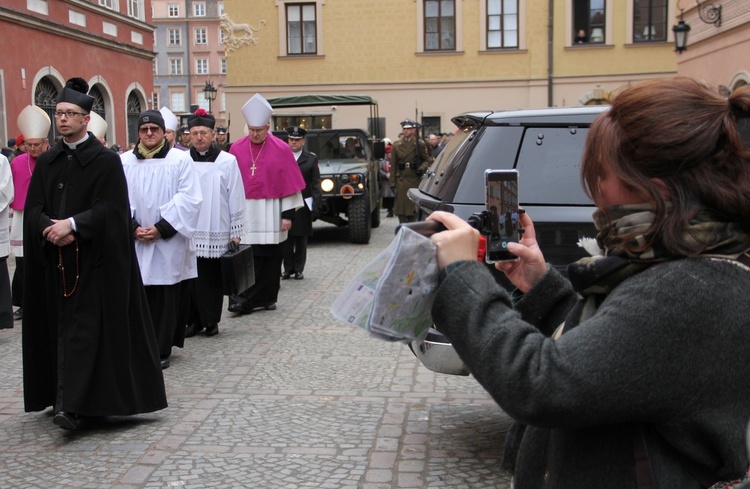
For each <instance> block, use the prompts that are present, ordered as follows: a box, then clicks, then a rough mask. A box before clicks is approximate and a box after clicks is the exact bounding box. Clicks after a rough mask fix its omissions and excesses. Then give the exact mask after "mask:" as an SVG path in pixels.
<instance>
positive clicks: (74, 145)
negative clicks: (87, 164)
mask: <svg viewBox="0 0 750 489" xmlns="http://www.w3.org/2000/svg"><path fill="white" fill-rule="evenodd" d="M88 138H89V133H88V132H87V133H86V134H84V136H83V137H82V138H81V139H79V140H78V141H75V142H73V143H69V142H67V141H66V140H65V139H63V143H65V145H66V146H67V147H68V148H70V149H72V150H74V151H75V149H76V147H77V146H78V145H79V144H82V143H84V142H85V141H86V140H87V139H88Z"/></svg>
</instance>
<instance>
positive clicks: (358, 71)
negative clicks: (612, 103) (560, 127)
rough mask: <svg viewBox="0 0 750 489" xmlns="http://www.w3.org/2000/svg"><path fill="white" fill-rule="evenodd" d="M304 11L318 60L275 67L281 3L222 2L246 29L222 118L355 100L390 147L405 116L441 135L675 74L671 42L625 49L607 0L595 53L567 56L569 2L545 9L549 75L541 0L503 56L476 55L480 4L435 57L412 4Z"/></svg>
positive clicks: (349, 119)
mask: <svg viewBox="0 0 750 489" xmlns="http://www.w3.org/2000/svg"><path fill="white" fill-rule="evenodd" d="M308 1H309V2H314V3H316V5H317V9H318V12H319V16H318V25H319V27H320V31H319V36H318V41H319V44H318V53H317V54H316V55H309V56H287V55H286V45H285V38H284V35H283V34H284V32H285V25H284V22H283V15H280V12H282V11H283V9H284V6H285V2H286V0H254V1H253V2H246V1H243V0H225V9H226V12H227V14H228V15H229V17H230V18H231V19H232V20H233V21H234V22H235V23H237V24H246V25H245V26H244V27H245V28H247V29H250V30H251V31H252V35H253V38H254V39H255V41H256V42H255V43H248V44H246V45H244V46H242V47H240V48H239V49H237V50H235V51H233V52H230V53H228V55H229V59H228V64H229V75H228V78H227V85H228V86H227V88H226V91H227V101H228V109H229V111H230V114H231V117H232V119H234V120H242V115H241V112H240V108H241V107H242V105H243V104H244V103H245V101H246V100H247V99H248V98H249V97H251V96H252V95H253V94H254V93H256V92H259V93H262V94H263V95H264V96H267V97H275V96H282V95H296V94H306V93H345V94H360V93H362V94H367V95H370V96H372V97H373V98H374V99H376V100H377V101H378V102H379V108H380V117H385V119H386V133H387V135H388V136H389V137H394V136H395V135H396V134H397V133H398V132H399V130H400V126H399V125H398V122H399V121H401V120H403V119H404V118H406V117H409V118H414V117H422V116H433V117H440V119H441V130H442V131H449V130H452V128H453V126H452V124H451V122H450V118H451V117H453V116H455V115H458V114H460V113H462V112H466V111H469V110H475V109H509V108H528V107H544V106H548V105H579V104H582V103H587V102H589V101H590V100H592V99H593V98H594V96H595V95H596V94H600V93H604V94H606V93H608V92H609V91H612V90H615V89H617V88H618V87H620V86H622V85H626V84H628V83H631V82H633V81H637V80H641V79H646V78H652V77H660V76H672V75H674V73H675V72H676V67H675V61H674V53H673V47H672V40H671V32H670V37H669V39H668V41H667V42H661V43H648V44H640V45H637V46H636V45H633V43H632V42H631V41H628V39H631V38H632V28H631V27H629V25H630V23H631V21H630V19H632V11H630V12H629V10H628V9H632V7H631V6H630V4H631V2H629V1H627V2H624V1H619V0H607V4H608V11H607V17H608V26H609V30H608V39H607V43H605V45H603V46H595V47H594V46H587V47H580V46H571V45H570V44H571V42H570V40H571V39H572V35H571V34H570V31H571V29H572V27H571V26H570V24H571V21H570V18H571V12H572V0H554V2H553V6H554V11H553V16H554V22H553V26H554V29H553V34H552V35H553V37H552V40H553V48H552V65H551V66H552V69H551V70H550V64H549V62H550V56H549V54H550V53H549V49H548V46H549V29H548V25H549V10H548V5H549V1H548V0H528V1H520V2H519V7H520V10H519V18H520V24H519V36H520V37H519V47H518V49H508V50H488V49H487V48H486V46H485V44H486V43H485V41H484V30H485V24H486V15H485V4H484V0H459V1H457V2H456V6H457V12H456V17H457V26H456V33H457V40H456V50H455V52H438V53H432V52H430V53H425V52H424V51H423V44H424V43H423V41H422V36H421V32H422V23H423V22H422V18H423V13H422V5H423V2H422V0H414V1H408V2H404V1H402V0H380V1H378V2H363V1H351V0H308ZM673 8H674V7H673V6H670V12H671V9H673ZM550 80H551V81H552V89H551V90H550V89H549V87H550V84H549V81H550ZM281 112H283V113H298V114H299V113H300V112H301V111H299V110H284V111H281ZM304 112H305V113H316V112H317V113H320V114H323V113H325V114H330V115H332V116H333V124H334V127H343V126H355V127H362V128H365V127H366V126H367V121H366V116H367V111H366V109H363V108H360V109H357V108H342V107H337V108H336V110H333V109H331V108H329V109H328V110H327V111H326V110H324V108H316V109H315V110H314V111H313V110H306V111H304ZM363 113H365V116H364V117H365V119H363V115H362V114H363ZM235 132H236V131H235Z"/></svg>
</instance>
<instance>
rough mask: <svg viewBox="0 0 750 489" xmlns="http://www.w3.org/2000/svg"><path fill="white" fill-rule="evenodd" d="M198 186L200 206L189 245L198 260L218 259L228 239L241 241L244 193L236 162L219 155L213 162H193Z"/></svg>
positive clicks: (223, 152)
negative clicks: (201, 199) (194, 250)
mask: <svg viewBox="0 0 750 489" xmlns="http://www.w3.org/2000/svg"><path fill="white" fill-rule="evenodd" d="M195 169H196V171H197V172H198V178H199V179H200V182H201V193H202V195H203V204H201V212H200V217H199V218H198V226H197V228H196V231H195V234H194V235H193V244H194V246H195V249H196V252H197V254H198V256H199V257H201V258H219V257H220V256H221V255H223V254H224V253H226V251H227V247H228V245H229V240H230V238H240V237H242V233H243V229H244V224H245V189H244V187H243V186H242V176H241V175H240V169H239V167H238V166H237V158H235V157H234V156H233V155H231V154H229V153H227V152H226V151H222V152H220V153H219V155H218V156H217V157H216V161H196V162H195Z"/></svg>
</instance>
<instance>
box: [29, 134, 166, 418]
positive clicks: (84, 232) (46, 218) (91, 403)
mask: <svg viewBox="0 0 750 489" xmlns="http://www.w3.org/2000/svg"><path fill="white" fill-rule="evenodd" d="M68 217H73V218H74V220H75V221H76V225H77V231H76V233H75V236H76V242H75V243H72V244H69V245H67V246H64V247H60V248H58V247H57V246H54V245H53V244H51V243H49V242H48V241H47V240H46V238H44V237H43V236H42V231H43V230H44V228H45V227H47V226H49V225H51V224H52V222H51V221H50V219H66V218H68ZM130 222H131V221H130V204H129V201H128V191H127V183H126V180H125V174H124V173H123V170H122V164H121V162H120V158H119V156H118V155H117V154H116V153H115V152H113V151H111V150H109V149H107V148H105V147H104V146H103V145H102V144H101V143H100V142H99V141H98V140H97V139H96V138H95V137H93V135H92V134H91V133H89V138H88V140H87V141H86V142H84V143H83V144H81V145H79V147H78V148H77V149H76V150H75V151H71V150H70V149H68V148H67V147H66V146H64V144H63V142H62V140H61V141H60V142H58V144H57V145H55V146H54V147H53V148H52V149H50V150H49V151H47V152H45V153H43V154H42V155H41V156H39V158H38V159H37V163H36V167H35V169H34V173H33V175H32V177H31V183H30V185H29V191H28V195H27V198H26V204H25V215H24V245H23V246H24V316H23V333H22V336H23V369H24V403H25V409H26V411H40V410H43V409H45V408H46V407H48V406H55V409H56V410H63V411H66V412H69V413H75V414H79V415H84V416H107V415H130V414H136V413H146V412H152V411H156V410H159V409H163V408H165V407H167V399H166V393H165V390H164V377H163V375H162V371H161V365H160V362H159V354H158V351H157V347H156V338H155V335H154V329H153V326H152V324H151V317H150V315H149V310H148V305H147V302H146V296H145V293H144V289H143V282H142V280H141V275H140V270H139V268H138V262H137V258H136V254H135V246H134V241H133V239H134V238H133V233H132V229H131V227H130ZM60 259H62V264H63V265H64V274H63V273H62V271H61V269H60V267H59V261H60ZM63 275H64V280H63ZM63 294H70V297H68V298H65V297H63Z"/></svg>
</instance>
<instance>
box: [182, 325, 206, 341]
mask: <svg viewBox="0 0 750 489" xmlns="http://www.w3.org/2000/svg"><path fill="white" fill-rule="evenodd" d="M201 331H203V326H200V325H199V324H198V323H193V324H191V325H190V326H188V327H187V328H185V338H192V337H193V336H195V335H197V334H198V333H200V332H201Z"/></svg>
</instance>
